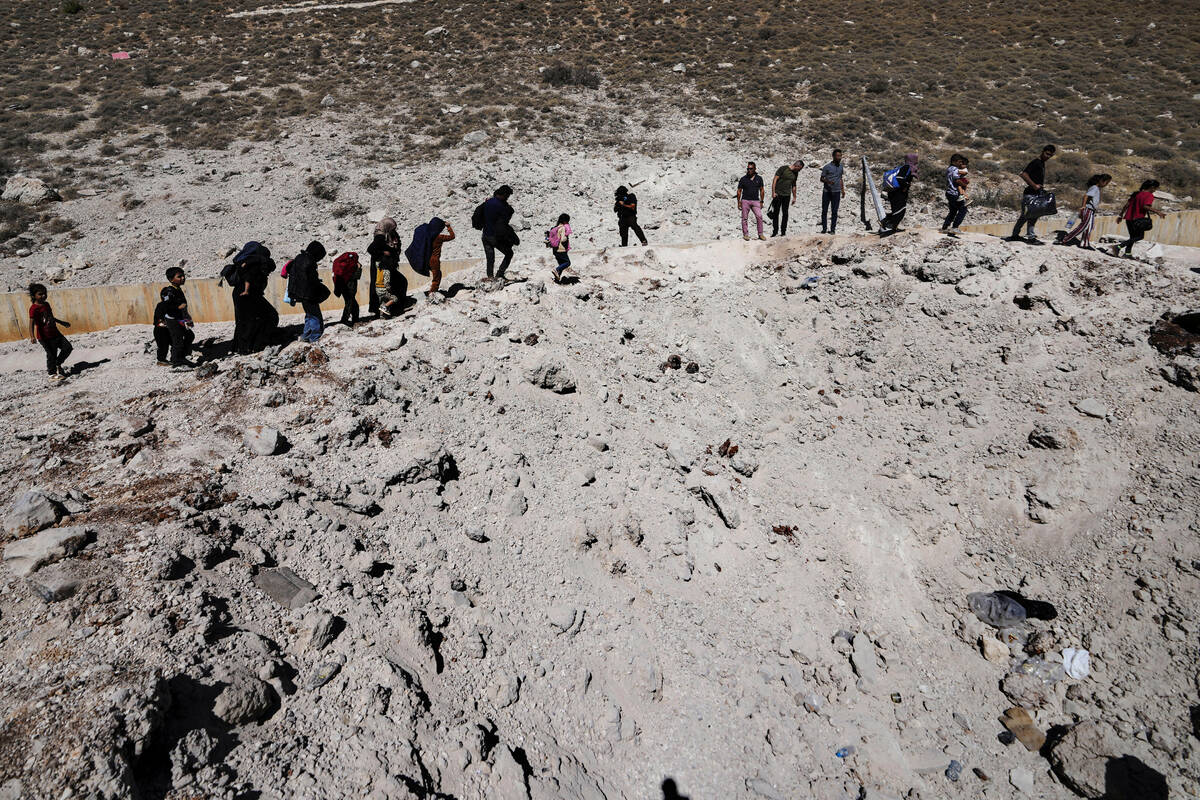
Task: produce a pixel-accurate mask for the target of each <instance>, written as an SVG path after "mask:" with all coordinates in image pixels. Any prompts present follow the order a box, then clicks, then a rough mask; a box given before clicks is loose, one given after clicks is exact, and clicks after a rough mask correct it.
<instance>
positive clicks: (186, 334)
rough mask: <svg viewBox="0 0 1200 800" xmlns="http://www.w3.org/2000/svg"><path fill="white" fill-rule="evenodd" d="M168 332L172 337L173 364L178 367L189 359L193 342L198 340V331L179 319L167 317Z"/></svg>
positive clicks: (165, 322)
mask: <svg viewBox="0 0 1200 800" xmlns="http://www.w3.org/2000/svg"><path fill="white" fill-rule="evenodd" d="M163 323H164V324H165V325H166V329H167V333H168V334H169V335H170V337H171V366H173V367H177V366H179V365H180V364H182V363H184V362H185V361H187V357H188V355H189V354H190V353H191V352H192V342H194V341H195V340H196V332H195V331H193V330H192V329H191V328H189V327H187V326H186V325H184V324H183V323H182V322H180V321H179V320H177V319H165V320H163Z"/></svg>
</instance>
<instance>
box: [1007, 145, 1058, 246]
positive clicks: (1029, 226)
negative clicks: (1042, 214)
mask: <svg viewBox="0 0 1200 800" xmlns="http://www.w3.org/2000/svg"><path fill="white" fill-rule="evenodd" d="M1055 151H1056V148H1055V147H1054V145H1052V144H1048V145H1046V146H1045V147H1043V148H1042V152H1041V154H1040V155H1038V157H1037V158H1035V159H1034V160H1033V161H1030V162H1029V166H1027V167H1025V171H1024V172H1022V173H1021V180H1022V181H1024V182H1025V192H1024V194H1023V195H1022V196H1021V216H1020V218H1019V219H1017V224H1016V225H1014V226H1013V230H1012V236H1010V237H1008V238H1009V241H1017V240H1019V239H1020V238H1021V226H1022V225H1024V226H1025V241H1027V242H1036V241H1037V237H1035V236H1034V235H1033V226H1034V224H1035V223H1036V222H1037V217H1030V216H1029V212H1028V203H1029V198H1031V197H1034V196H1036V195H1037V193H1038V192H1040V191H1042V188H1043V187H1044V185H1045V183H1046V162H1047V161H1049V160H1050V159H1052V158H1054V153H1055Z"/></svg>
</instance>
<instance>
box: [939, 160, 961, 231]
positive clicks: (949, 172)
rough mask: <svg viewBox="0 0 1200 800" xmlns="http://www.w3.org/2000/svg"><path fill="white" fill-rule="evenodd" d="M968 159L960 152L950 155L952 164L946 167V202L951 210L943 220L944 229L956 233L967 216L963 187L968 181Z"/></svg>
mask: <svg viewBox="0 0 1200 800" xmlns="http://www.w3.org/2000/svg"><path fill="white" fill-rule="evenodd" d="M966 171H967V159H966V158H964V157H963V156H962V155H960V154H959V153H955V154H954V155H952V156H950V166H948V167H946V186H945V187H944V188H945V190H946V203H947V205H949V207H950V210H949V211H948V212H947V213H946V219H944V220H942V231H943V232H944V233H950V234H952V235H956V234H957V233H958V226H959V225H962V221H963V220H964V219H965V218H966V216H967V200H966V197H965V196H964V192H963V187H964V181H966V175H965V173H966Z"/></svg>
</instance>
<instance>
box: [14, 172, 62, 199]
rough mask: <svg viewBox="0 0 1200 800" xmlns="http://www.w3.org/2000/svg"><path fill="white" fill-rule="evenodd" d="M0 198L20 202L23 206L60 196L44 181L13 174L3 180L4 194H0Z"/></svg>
mask: <svg viewBox="0 0 1200 800" xmlns="http://www.w3.org/2000/svg"><path fill="white" fill-rule="evenodd" d="M0 199H4V200H8V201H10V202H14V203H20V204H21V205H24V206H36V205H39V204H41V203H49V202H51V201H53V200H61V199H62V198H61V197H59V195H58V192H56V191H54V190H53V189H51V188H50V187H49V186H47V185H46V183H45V181H41V180H38V179H37V178H30V177H28V176H26V175H13V176H12V177H11V178H9V179H8V180H7V181H6V182H5V184H4V194H3V195H2V196H0Z"/></svg>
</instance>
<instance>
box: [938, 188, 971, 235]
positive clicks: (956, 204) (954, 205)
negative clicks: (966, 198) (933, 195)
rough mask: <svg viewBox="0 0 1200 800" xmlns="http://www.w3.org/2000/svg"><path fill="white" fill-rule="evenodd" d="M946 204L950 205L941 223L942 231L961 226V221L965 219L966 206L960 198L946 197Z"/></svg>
mask: <svg viewBox="0 0 1200 800" xmlns="http://www.w3.org/2000/svg"><path fill="white" fill-rule="evenodd" d="M946 202H947V203H949V204H950V211H949V212H948V213H947V214H946V219H945V220H943V222H942V230H946V228H957V227H958V226H959V225H962V221H963V220H964V219H966V217H967V204H966V203H964V202H963V199H962V198H961V197H950V196H949V195H947V196H946Z"/></svg>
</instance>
